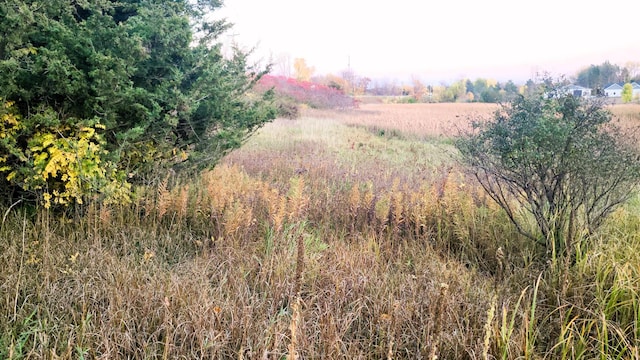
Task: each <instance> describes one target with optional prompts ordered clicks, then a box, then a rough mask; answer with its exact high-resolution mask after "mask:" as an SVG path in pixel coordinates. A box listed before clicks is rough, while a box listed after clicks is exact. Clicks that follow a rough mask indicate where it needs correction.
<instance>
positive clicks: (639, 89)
mask: <svg viewBox="0 0 640 360" xmlns="http://www.w3.org/2000/svg"><path fill="white" fill-rule="evenodd" d="M631 87H632V88H633V98H634V99H635V98H640V84H638V83H637V82H635V81H634V82H632V83H631Z"/></svg>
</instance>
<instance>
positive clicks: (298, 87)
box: [256, 75, 358, 109]
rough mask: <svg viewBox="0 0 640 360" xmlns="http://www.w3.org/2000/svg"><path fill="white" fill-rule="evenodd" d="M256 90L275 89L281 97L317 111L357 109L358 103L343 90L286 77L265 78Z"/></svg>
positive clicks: (269, 76) (267, 76)
mask: <svg viewBox="0 0 640 360" xmlns="http://www.w3.org/2000/svg"><path fill="white" fill-rule="evenodd" d="M256 88H257V89H258V90H259V91H260V90H264V91H266V90H269V89H273V90H274V91H275V93H276V94H277V95H278V96H279V97H284V98H288V99H291V100H293V101H294V102H296V103H298V104H306V105H308V106H310V107H312V108H316V109H346V108H355V107H357V106H358V103H357V101H356V100H355V99H353V98H352V97H350V96H348V95H346V94H345V93H344V92H343V91H342V90H338V89H335V88H333V87H329V86H326V85H322V84H317V83H314V82H309V81H299V80H296V79H293V78H288V77H284V76H273V75H265V76H263V77H262V78H261V79H260V81H259V82H258V84H257V85H256Z"/></svg>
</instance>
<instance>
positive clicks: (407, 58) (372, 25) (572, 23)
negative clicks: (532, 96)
mask: <svg viewBox="0 0 640 360" xmlns="http://www.w3.org/2000/svg"><path fill="white" fill-rule="evenodd" d="M215 15H216V17H225V18H227V20H228V21H229V22H231V23H233V24H234V27H233V28H232V29H231V30H230V31H229V32H227V34H226V35H225V36H223V38H222V39H221V40H225V41H227V40H228V39H230V38H234V39H235V41H236V42H237V43H239V44H240V45H241V46H243V47H245V48H250V47H255V48H256V52H255V54H256V58H261V59H263V60H264V61H265V62H266V61H268V60H269V57H270V56H271V57H273V58H278V57H280V56H288V57H289V58H290V59H291V63H293V59H294V58H298V57H301V58H304V59H305V60H306V61H307V64H308V65H311V66H314V67H315V68H316V74H327V73H334V74H339V73H340V72H341V71H343V70H344V69H346V68H347V65H348V61H349V59H350V62H351V68H352V69H353V70H354V71H355V72H356V73H357V74H358V75H360V76H368V77H371V78H382V77H387V78H398V79H403V78H404V79H407V78H410V77H411V76H415V77H418V78H420V79H423V80H426V81H429V82H438V81H447V82H450V81H453V80H456V79H460V78H464V77H467V78H471V79H475V78H478V77H486V78H495V79H497V80H500V81H504V80H507V79H513V80H515V81H520V82H522V81H525V80H526V79H528V78H530V77H531V76H532V75H533V74H534V73H535V72H536V71H550V72H552V73H554V74H556V75H559V74H566V75H574V74H575V73H576V72H577V71H578V70H579V69H580V68H582V67H585V66H588V65H590V64H600V63H602V62H604V61H605V60H608V61H610V62H612V63H617V64H619V65H624V63H625V62H627V61H640V20H638V19H639V16H640V0H614V1H606V0H604V1H603V0H600V1H589V0H582V1H576V0H520V1H518V0H510V1H509V0H457V1H449V0H441V1H433V0H426V1H418V0H392V1H375V0H370V1H366V0H314V1H311V0H268V1H267V0H225V5H224V7H223V8H222V9H220V10H219V11H217V12H216V14H215ZM634 19H635V20H634Z"/></svg>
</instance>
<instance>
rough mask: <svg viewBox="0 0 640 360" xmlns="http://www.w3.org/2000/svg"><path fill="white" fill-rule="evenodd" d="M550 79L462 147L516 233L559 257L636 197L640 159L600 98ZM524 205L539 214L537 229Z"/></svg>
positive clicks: (470, 136)
mask: <svg viewBox="0 0 640 360" xmlns="http://www.w3.org/2000/svg"><path fill="white" fill-rule="evenodd" d="M548 84H549V86H546V87H545V88H544V89H543V90H542V91H540V92H538V93H536V94H533V95H531V96H526V97H525V96H517V97H515V98H514V99H513V100H512V101H511V102H510V103H509V104H508V105H507V106H505V107H504V108H502V109H501V110H499V111H498V112H496V114H495V117H494V118H493V119H492V120H491V121H486V122H476V123H475V124H474V130H475V131H473V132H471V133H469V134H467V136H464V137H462V138H461V139H460V140H459V141H458V142H457V146H458V148H459V150H460V151H461V153H462V158H463V161H464V163H466V165H468V167H469V168H470V169H471V172H472V173H473V175H475V177H476V178H477V179H478V181H479V182H480V184H481V185H482V186H483V187H484V189H485V190H486V191H487V193H488V194H489V195H490V196H491V197H492V198H493V199H494V200H495V201H496V202H497V203H498V204H499V205H500V206H501V207H502V208H503V209H504V210H505V211H506V212H507V214H508V216H509V218H510V219H511V221H512V222H513V223H514V224H515V225H516V226H517V228H518V230H519V231H520V232H521V233H522V234H524V235H526V236H527V237H529V238H530V239H532V240H535V241H537V242H539V243H541V244H542V245H544V246H545V247H546V249H547V250H548V252H549V253H553V254H558V255H560V254H563V253H571V252H572V248H573V245H574V244H575V242H576V240H579V239H583V238H585V237H586V236H588V235H589V234H591V233H593V232H594V231H595V230H596V229H597V228H598V227H599V226H600V225H602V223H603V221H604V220H605V218H606V217H607V216H608V215H609V214H610V213H611V212H612V211H613V210H614V209H615V208H616V207H617V206H618V205H620V204H621V203H623V202H624V201H625V200H626V199H627V198H628V197H629V196H630V195H631V194H633V189H635V188H636V186H637V184H638V178H639V177H638V175H640V160H639V159H640V158H639V157H638V155H639V154H638V150H637V147H635V146H634V144H635V142H634V141H633V139H632V138H631V137H630V136H629V135H628V134H629V133H627V132H623V131H622V130H621V129H620V128H618V127H616V126H615V125H614V124H613V122H612V115H611V113H610V112H609V111H608V110H606V109H605V108H604V107H603V103H602V102H601V101H599V100H585V99H582V98H575V97H573V96H571V95H562V93H561V92H560V91H559V90H558V89H557V88H556V87H554V86H553V84H551V83H548ZM520 209H525V210H526V211H527V212H528V213H529V214H530V215H532V216H533V220H534V222H533V223H534V224H535V225H534V226H533V227H531V226H529V223H528V220H527V218H526V217H522V216H520ZM532 229H537V232H536V231H535V230H532Z"/></svg>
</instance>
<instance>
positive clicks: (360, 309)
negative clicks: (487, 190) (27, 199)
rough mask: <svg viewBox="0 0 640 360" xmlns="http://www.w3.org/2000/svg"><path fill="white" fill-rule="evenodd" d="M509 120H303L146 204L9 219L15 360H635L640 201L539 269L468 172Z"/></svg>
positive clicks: (2, 299) (639, 319) (1, 347)
mask: <svg viewBox="0 0 640 360" xmlns="http://www.w3.org/2000/svg"><path fill="white" fill-rule="evenodd" d="M494 109H495V106H493V105H481V104H430V105H416V104H411V105H393V104H366V105H362V106H361V108H360V109H357V110H352V111H347V112H337V111H317V110H311V109H307V110H306V112H305V113H304V116H303V117H301V118H300V119H297V120H286V119H278V120H276V121H274V122H273V123H270V124H268V125H266V126H265V127H264V128H262V129H261V130H260V131H258V132H257V133H256V134H255V136H253V137H252V138H251V139H249V140H248V141H247V143H246V144H245V146H243V147H242V148H241V149H239V150H237V151H234V152H232V153H230V154H229V155H228V156H226V157H225V158H224V159H223V161H222V163H221V164H219V165H218V166H217V167H216V168H214V169H213V170H210V171H205V172H203V173H201V174H199V175H198V176H193V177H190V178H184V177H180V176H176V175H174V174H161V175H160V176H158V178H157V179H155V182H153V183H152V184H151V185H150V186H148V187H140V188H139V189H138V190H137V195H138V196H137V198H136V200H135V201H134V203H133V204H131V205H126V206H118V205H97V204H92V205H90V206H87V207H85V208H84V209H81V210H78V212H77V213H76V214H73V215H72V216H70V217H68V216H67V217H63V216H60V215H58V214H54V213H50V212H47V211H44V210H41V209H20V208H19V207H16V208H13V209H6V208H4V209H0V210H1V211H0V214H2V215H4V216H3V218H2V223H1V226H0V249H2V251H1V253H0V295H1V296H0V358H2V359H5V358H6V359H429V360H434V359H639V358H640V355H639V351H640V217H639V215H638V214H639V211H638V210H639V209H640V197H638V196H637V195H636V196H635V197H634V198H633V199H632V201H631V202H630V203H629V204H627V205H626V206H625V207H623V208H622V209H619V210H618V211H616V212H615V213H614V214H613V216H612V218H611V219H610V221H609V223H608V224H606V225H605V226H604V227H603V229H602V230H601V231H600V232H599V233H598V234H597V235H596V236H594V238H593V239H591V241H590V242H589V243H585V244H583V245H582V246H581V248H580V251H579V252H578V254H577V255H576V259H575V260H574V262H573V263H572V264H570V266H568V265H567V264H566V263H565V262H560V261H558V262H556V261H549V262H547V261H542V260H541V259H542V258H543V257H542V256H541V251H543V250H541V249H540V248H538V247H536V246H535V245H534V244H532V243H531V242H530V241H528V240H527V239H525V238H523V237H522V236H520V235H518V233H517V232H516V231H515V229H514V228H513V226H512V225H511V224H510V223H509V221H508V219H507V217H506V215H505V214H504V212H503V211H501V210H500V209H499V208H498V207H497V206H496V205H495V204H494V203H493V202H491V201H490V199H489V198H488V197H487V196H486V195H485V194H484V193H483V192H482V191H481V189H480V188H479V187H478V186H477V185H476V184H475V182H474V181H473V179H471V178H469V177H467V176H465V175H464V172H463V171H461V170H462V169H460V168H459V167H458V165H457V164H456V161H455V148H454V147H453V146H452V141H451V139H450V136H451V134H453V132H452V131H454V130H455V129H456V127H464V126H466V124H467V123H468V121H469V118H475V117H480V116H490V115H491V112H492V111H493V110H494ZM613 111H614V113H615V114H617V115H619V116H621V117H622V118H623V119H624V121H625V123H627V124H635V123H640V106H638V105H625V106H622V105H616V106H614V107H613Z"/></svg>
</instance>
